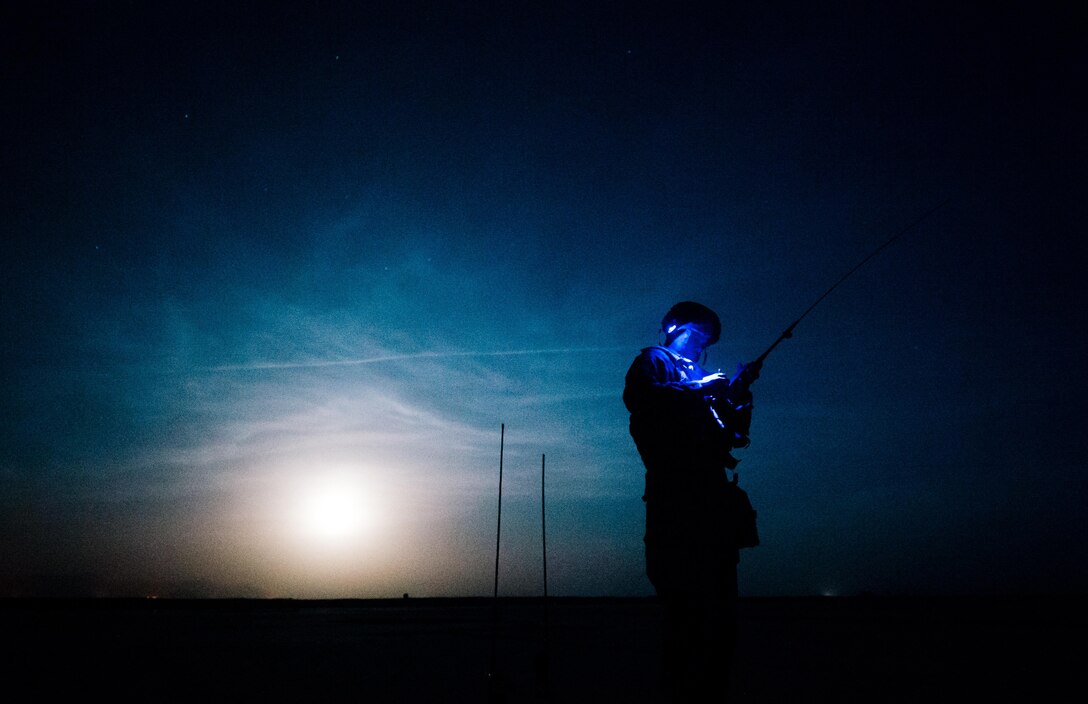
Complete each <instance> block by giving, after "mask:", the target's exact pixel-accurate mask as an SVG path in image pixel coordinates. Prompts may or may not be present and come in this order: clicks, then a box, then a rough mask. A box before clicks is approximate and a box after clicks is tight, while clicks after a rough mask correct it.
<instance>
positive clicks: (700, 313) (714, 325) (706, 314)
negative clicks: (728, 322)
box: [661, 301, 722, 346]
mask: <svg viewBox="0 0 1088 704" xmlns="http://www.w3.org/2000/svg"><path fill="white" fill-rule="evenodd" d="M685 325H698V326H699V327H701V328H703V329H704V330H706V331H707V332H708V333H710V341H709V342H707V345H708V346H709V345H713V344H714V343H715V342H717V341H718V338H720V337H721V336H722V321H721V320H720V319H719V318H718V314H717V313H715V312H714V311H712V310H710V309H709V308H707V307H706V306H704V305H703V304H702V303H696V302H694V301H682V302H680V303H677V304H676V305H674V306H673V307H672V308H669V312H668V313H666V314H665V317H664V318H663V319H662V320H661V332H663V333H665V335H666V337H671V336H672V334H673V332H675V331H676V330H678V329H680V328H683V327H684V326H685Z"/></svg>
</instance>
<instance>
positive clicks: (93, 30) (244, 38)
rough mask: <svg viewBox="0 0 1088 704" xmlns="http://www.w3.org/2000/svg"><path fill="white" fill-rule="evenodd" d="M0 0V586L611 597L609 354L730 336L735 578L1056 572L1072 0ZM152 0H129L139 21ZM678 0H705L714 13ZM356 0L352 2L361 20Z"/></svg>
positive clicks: (619, 532)
mask: <svg viewBox="0 0 1088 704" xmlns="http://www.w3.org/2000/svg"><path fill="white" fill-rule="evenodd" d="M950 4H952V5H957V6H960V7H958V8H949V7H946V6H943V4H942V5H941V6H937V5H934V6H933V7H925V6H924V4H920V3H913V2H912V3H901V4H900V5H901V7H900V8H899V9H889V8H887V7H885V6H884V5H885V3H872V4H862V3H857V4H848V5H830V6H829V5H823V6H822V7H819V8H815V7H811V6H810V4H809V3H797V4H777V5H776V4H767V3H742V4H733V3H721V4H715V5H714V6H713V7H715V9H713V10H710V9H706V7H703V6H700V5H695V4H687V3H684V4H681V5H677V6H676V7H674V6H673V5H671V4H660V5H658V6H656V7H653V8H649V9H640V8H639V7H636V6H629V5H625V4H622V3H606V4H592V6H591V8H590V9H587V8H586V7H584V6H583V5H582V4H571V5H565V4H551V3H549V4H547V9H535V10H526V9H519V8H518V5H519V4H518V3H506V4H498V5H495V6H492V7H490V8H487V9H484V7H483V6H481V5H477V4H476V3H467V4H465V5H464V6H462V4H461V3H449V4H444V3H443V4H440V5H436V6H432V7H423V6H413V5H412V4H411V3H393V4H389V5H387V6H381V5H379V4H376V3H347V2H345V3H336V2H311V3H298V4H297V5H287V4H276V3H231V2H220V3H207V4H201V3H170V4H166V3H139V2H131V3H126V2H110V3H99V2H79V3H60V2H57V3H29V2H9V3H4V5H3V9H2V10H0V52H2V60H3V73H2V77H0V81H2V86H3V95H4V105H5V107H4V108H3V110H2V112H0V139H2V144H3V146H2V152H0V165H2V173H3V179H4V187H3V188H2V189H0V199H2V208H0V232H2V235H3V257H2V271H3V280H2V289H0V291H2V299H0V312H2V316H3V336H2V338H0V339H2V346H0V355H2V377H0V381H2V384H3V391H2V394H0V412H2V417H3V420H4V422H3V424H2V425H0V595H13V596H14V595H31V594H51V595H59V594H78V595H83V594H94V595H134V596H143V595H160V596H253V597H255V596H277V597H298V598H315V597H389V596H400V595H401V594H402V593H405V592H408V593H410V594H412V595H413V596H462V595H487V594H490V592H491V588H492V579H493V576H494V574H493V569H494V558H495V555H494V550H495V542H494V541H495V525H496V509H497V489H498V469H499V441H500V424H503V423H505V426H506V435H505V450H506V451H505V459H504V472H505V475H504V484H503V489H504V498H503V507H502V517H503V530H502V554H501V567H500V570H501V573H500V593H501V594H504V595H532V594H539V593H541V590H542V584H541V564H540V562H541V549H540V506H539V490H540V464H541V455H542V454H546V456H547V470H548V472H547V498H548V507H547V525H548V551H549V555H548V559H549V562H548V577H549V584H548V588H549V593H550V594H553V595H644V594H650V593H652V590H651V587H650V585H649V582H648V581H647V580H646V578H645V575H644V572H643V552H642V533H643V521H644V515H645V514H644V505H643V503H642V501H641V500H640V497H641V494H642V488H643V468H642V465H641V463H640V460H639V457H638V455H637V453H636V451H635V449H634V445H633V443H632V442H631V439H630V437H629V435H628V432H627V420H628V415H627V412H626V410H625V409H624V407H623V404H622V401H621V398H620V396H621V393H622V388H623V377H624V374H625V372H626V370H627V367H628V365H629V364H630V362H631V360H632V359H633V358H634V356H635V354H636V353H637V352H638V350H639V349H640V348H642V347H645V346H648V345H651V344H656V343H657V342H658V341H659V340H660V336H659V334H658V329H659V325H660V320H661V317H662V315H663V314H664V312H665V311H666V310H667V309H668V307H669V306H670V305H672V304H673V303H675V302H677V301H680V300H689V299H690V300H696V301H700V302H702V303H705V304H706V305H709V306H710V307H712V308H714V309H715V310H716V311H717V312H718V313H719V314H720V315H721V318H722V321H723V327H724V332H723V338H722V342H721V343H719V344H718V345H717V346H715V347H713V348H711V351H710V357H709V361H708V364H707V366H708V367H710V368H711V369H717V368H721V369H723V370H726V371H732V370H734V369H735V366H736V364H737V363H738V362H741V361H746V360H749V359H752V358H754V357H756V356H757V355H758V354H759V353H760V352H762V351H763V350H764V349H765V348H766V347H767V346H768V345H769V344H770V343H771V342H773V341H774V339H775V338H776V337H777V335H778V334H779V333H780V332H781V331H782V330H783V329H784V328H785V327H786V326H787V325H788V324H789V323H790V322H791V321H792V320H794V319H795V318H796V317H797V316H798V315H800V313H801V312H802V311H803V310H804V309H805V308H806V307H807V306H808V305H809V304H810V303H812V301H813V300H814V299H815V298H816V297H818V296H819V295H820V294H821V293H822V292H823V291H824V290H826V289H827V287H828V286H830V285H831V284H832V283H834V282H835V281H836V280H837V279H838V278H839V277H840V276H841V275H842V274H843V273H845V272H846V271H847V270H849V269H850V267H852V266H853V265H854V264H856V263H857V262H858V261H860V260H861V259H862V258H863V257H865V256H866V255H867V254H868V253H869V252H871V251H872V250H873V249H875V248H876V247H878V246H879V245H880V244H881V243H882V242H884V241H885V240H887V239H888V238H890V237H891V236H893V235H894V234H895V233H896V232H898V231H900V230H901V229H902V228H904V227H906V226H907V225H909V224H910V223H911V222H912V221H913V220H915V219H916V218H917V217H918V216H919V215H921V214H922V213H923V212H925V211H927V210H929V209H930V208H932V207H933V206H935V205H937V204H938V203H940V202H942V201H944V200H945V199H950V200H949V202H948V203H947V205H945V206H944V207H942V208H940V209H939V210H938V211H937V212H935V213H933V214H932V215H931V216H930V217H929V218H927V219H926V220H925V221H924V222H923V223H921V224H920V225H919V226H918V227H917V228H915V229H914V230H912V231H911V232H910V233H908V234H907V235H906V236H904V237H903V238H902V239H901V240H899V241H898V242H897V243H896V244H895V245H894V246H892V247H891V248H889V249H888V250H886V251H885V252H884V253H882V254H881V255H880V256H878V257H877V258H875V259H873V260H872V261H871V262H870V263H869V264H867V265H866V266H865V267H864V268H862V269H861V270H860V271H858V273H857V274H855V275H854V276H853V277H852V278H850V279H849V280H848V281H847V282H846V283H844V284H843V285H842V286H840V287H839V288H838V289H837V290H836V291H835V292H834V293H833V294H832V295H831V296H830V297H829V298H827V299H826V300H825V301H824V302H823V303H822V304H821V305H820V306H819V307H818V308H817V309H816V310H815V311H814V312H813V313H812V314H811V315H810V316H809V317H807V318H806V319H805V320H804V322H803V323H802V324H801V325H800V326H799V327H798V328H797V330H796V334H795V337H794V339H792V340H789V341H787V342H784V343H783V344H782V345H780V346H779V347H778V349H776V350H775V352H774V353H773V354H772V355H771V357H770V358H769V359H768V361H767V363H766V365H765V367H764V371H763V375H762V378H761V379H760V380H759V381H758V383H757V384H756V386H755V387H754V391H755V392H756V414H755V420H754V423H753V426H752V445H751V447H750V448H748V449H746V450H742V451H739V452H738V453H737V454H738V456H739V457H741V459H742V462H741V465H740V474H741V484H742V486H744V487H745V488H746V489H747V490H748V492H749V494H750V496H751V498H752V501H753V503H754V504H755V506H756V508H757V510H758V511H759V522H760V533H761V537H762V541H763V544H762V545H761V546H760V547H758V548H756V549H754V550H746V551H744V553H743V556H742V563H741V570H740V584H741V594H742V595H814V594H829V595H830V594H834V595H852V594H859V593H867V592H871V593H876V594H1019V593H1039V592H1042V593H1058V592H1084V591H1085V590H1086V589H1088V526H1086V521H1085V518H1084V506H1085V505H1086V503H1088V491H1086V490H1088V478H1086V475H1085V471H1084V470H1085V469H1086V467H1085V465H1086V460H1085V458H1086V457H1088V442H1086V436H1088V433H1086V432H1085V424H1084V420H1085V413H1084V398H1085V394H1086V392H1088V383H1086V381H1088V380H1086V374H1085V371H1084V363H1083V358H1084V349H1085V345H1084V341H1085V332H1084V330H1085V323H1086V320H1085V317H1086V316H1085V310H1086V305H1085V304H1086V302H1088V301H1086V299H1088V296H1086V293H1088V286H1086V284H1085V274H1084V272H1085V264H1086V261H1085V257H1084V256H1083V255H1082V254H1080V253H1079V252H1078V251H1077V250H1078V248H1077V246H1076V245H1077V243H1078V242H1079V241H1080V239H1081V237H1082V235H1083V233H1084V226H1083V223H1084V222H1085V220H1086V215H1088V213H1086V212H1085V211H1086V208H1085V203H1086V201H1088V188H1086V187H1085V186H1086V179H1085V168H1084V165H1085V156H1086V153H1085V152H1086V150H1085V146H1086V128H1085V124H1086V121H1085V119H1084V115H1083V113H1080V112H1078V111H1077V110H1076V109H1075V108H1074V106H1075V105H1076V104H1077V103H1078V102H1079V100H1080V99H1081V98H1083V97H1084V96H1083V92H1084V86H1085V80H1086V78H1088V70H1086V67H1088V61H1086V52H1085V46H1088V43H1086V39H1088V32H1086V31H1085V25H1084V23H1083V21H1082V20H1075V19H1074V14H1073V7H1075V4H1074V3H1068V4H1050V5H1048V4H1045V3H1043V4H1040V3H1030V4H1029V3H1023V4H1019V5H1013V6H1011V7H1010V8H1008V9H1003V10H1002V9H997V7H996V6H993V5H992V4H989V3H986V4H982V3H979V4H977V5H975V6H973V7H962V5H963V4H962V3H950ZM160 5H161V6H160ZM707 7H710V6H707ZM364 8H365V9H364Z"/></svg>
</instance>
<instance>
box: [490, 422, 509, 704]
mask: <svg viewBox="0 0 1088 704" xmlns="http://www.w3.org/2000/svg"><path fill="white" fill-rule="evenodd" d="M505 444H506V424H505V423H503V424H501V425H500V426H499V517H498V521H497V524H496V526H495V589H494V592H493V595H492V599H491V667H490V669H489V670H488V672H487V681H488V682H487V684H488V695H489V696H488V698H489V700H490V701H497V700H498V699H499V698H500V693H499V691H498V683H497V681H496V678H497V673H496V658H497V653H498V645H497V642H498V633H499V539H500V538H501V537H502V459H503V448H504V447H505Z"/></svg>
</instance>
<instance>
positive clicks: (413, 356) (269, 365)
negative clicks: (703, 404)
mask: <svg viewBox="0 0 1088 704" xmlns="http://www.w3.org/2000/svg"><path fill="white" fill-rule="evenodd" d="M627 349H629V348H628V347H561V348H547V349H528V350H497V351H490V352H476V351H471V352H470V351H449V352H413V353H409V354H387V355H378V356H374V357H364V358H362V359H330V360H312V361H304V362H250V363H247V364H222V365H218V366H214V367H206V368H205V369H206V370H207V371H219V372H226V371H247V370H262V369H316V368H320V367H349V366H357V365H363V364H379V363H382V362H401V361H409V360H417V359H448V358H454V357H521V356H529V355H554V354H584V353H591V352H616V351H619V350H627Z"/></svg>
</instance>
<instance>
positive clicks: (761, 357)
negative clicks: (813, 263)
mask: <svg viewBox="0 0 1088 704" xmlns="http://www.w3.org/2000/svg"><path fill="white" fill-rule="evenodd" d="M950 200H952V196H949V197H948V198H945V199H944V200H942V201H941V202H940V203H938V204H937V205H935V206H933V207H932V208H930V209H929V210H927V211H926V212H924V213H922V214H921V215H920V216H918V218H916V219H915V220H914V222H912V223H911V224H909V225H907V226H906V227H904V228H903V229H902V230H900V231H899V232H897V233H895V235H894V236H892V238H891V239H889V240H888V241H887V242H885V243H884V244H882V245H880V246H879V247H877V248H876V249H874V250H873V251H872V252H870V253H869V256H867V257H865V258H864V259H862V260H861V261H860V262H858V263H857V264H856V265H854V268H853V269H851V270H850V271H848V272H846V273H845V274H843V275H842V278H840V279H839V280H838V281H836V282H835V283H834V284H832V285H831V288H829V289H827V290H826V291H824V292H823V295H821V296H820V297H819V298H817V299H816V300H815V301H813V303H812V305H810V306H809V307H808V308H807V309H806V310H805V312H804V313H802V314H801V316H800V317H799V318H797V320H795V321H793V322H792V323H790V326H789V327H788V328H786V329H785V330H784V331H783V332H782V334H781V335H779V336H778V339H777V340H775V341H774V342H773V343H772V344H771V346H770V347H768V348H767V349H766V351H764V353H763V354H761V355H759V357H757V358H756V359H755V361H753V362H752V363H750V364H749V365H748V366H749V367H755V368H756V369H758V368H759V366H760V365H762V364H763V360H764V359H766V358H767V355H769V354H770V353H771V350H773V349H774V348H775V347H778V343H780V342H782V340H786V339H789V338H791V337H793V329H794V328H795V327H797V324H798V323H800V322H801V321H802V320H804V319H805V316H807V315H808V314H809V313H811V312H812V309H813V308H815V307H816V306H818V305H820V302H821V301H823V300H824V299H825V298H827V297H828V296H829V295H830V294H831V292H832V291H834V290H835V289H836V288H838V286H839V284H841V283H842V282H843V281H846V280H847V279H849V278H850V277H851V276H852V275H853V274H854V272H855V271H857V270H858V269H860V268H861V267H863V266H865V265H866V264H868V263H869V260H870V259H872V258H873V257H875V256H876V255H878V254H880V253H881V252H883V251H884V250H885V249H887V248H888V247H890V246H891V245H892V244H894V243H895V241H896V240H898V239H899V238H900V237H902V236H903V235H905V234H907V233H908V232H910V231H911V230H913V229H914V228H916V227H918V226H919V225H921V224H922V222H923V221H924V220H925V219H926V218H928V217H929V216H930V215H932V214H933V213H935V212H937V211H938V210H940V209H941V208H943V207H944V206H945V205H947V204H948V201H950Z"/></svg>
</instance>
